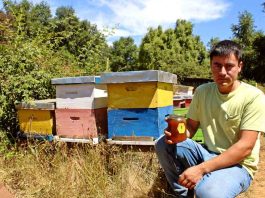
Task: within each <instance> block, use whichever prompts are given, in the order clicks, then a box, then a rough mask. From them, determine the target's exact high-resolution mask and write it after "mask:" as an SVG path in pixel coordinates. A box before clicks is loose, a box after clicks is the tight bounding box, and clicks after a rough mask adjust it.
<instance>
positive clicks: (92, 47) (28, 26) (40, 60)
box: [0, 0, 109, 134]
mask: <svg viewBox="0 0 265 198" xmlns="http://www.w3.org/2000/svg"><path fill="white" fill-rule="evenodd" d="M3 5H4V10H2V11H1V12H0V21H1V25H0V28H1V29H0V49H1V50H0V83H1V87H0V129H4V130H5V131H8V132H10V133H11V134H15V133H16V132H17V131H18V125H17V116H16V110H15V103H17V102H20V101H25V100H36V99H46V98H54V97H55V91H54V87H53V86H51V78H54V77H65V76H78V75H84V74H86V75H92V74H98V73H99V72H102V71H104V70H105V64H106V60H107V58H108V53H109V49H108V46H107V43H106V41H105V37H104V35H103V34H102V33H100V32H99V31H98V30H97V27H96V26H95V25H92V24H90V23H89V22H88V21H80V20H79V19H78V18H77V17H76V16H75V13H74V10H73V9H72V8H67V7H66V8H65V7H62V8H58V10H57V16H56V17H54V18H52V16H51V11H50V7H49V6H48V5H47V4H46V3H45V2H41V3H39V4H35V5H34V4H32V3H30V2H29V1H27V0H23V1H20V2H16V1H11V0H5V1H3ZM105 57H106V58H105Z"/></svg>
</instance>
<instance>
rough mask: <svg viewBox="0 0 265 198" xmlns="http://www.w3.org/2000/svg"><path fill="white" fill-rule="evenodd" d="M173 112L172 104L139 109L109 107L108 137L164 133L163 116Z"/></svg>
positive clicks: (165, 124) (153, 135)
mask: <svg viewBox="0 0 265 198" xmlns="http://www.w3.org/2000/svg"><path fill="white" fill-rule="evenodd" d="M172 113H173V106H167V107H159V108H139V109H109V110H108V138H111V139H120V138H121V137H139V136H140V137H142V138H146V137H152V138H154V139H156V138H158V137H159V136H161V135H163V134H164V129H165V128H166V127H167V122H166V121H165V117H166V116H168V115H169V114H172Z"/></svg>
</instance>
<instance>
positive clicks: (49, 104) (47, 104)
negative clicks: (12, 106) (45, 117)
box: [16, 99, 56, 110]
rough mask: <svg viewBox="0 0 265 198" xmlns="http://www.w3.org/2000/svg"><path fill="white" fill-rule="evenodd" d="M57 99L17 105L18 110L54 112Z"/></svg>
mask: <svg viewBox="0 0 265 198" xmlns="http://www.w3.org/2000/svg"><path fill="white" fill-rule="evenodd" d="M55 103H56V99H46V100H34V101H29V102H20V103H18V104H16V109H45V110H54V109H55Z"/></svg>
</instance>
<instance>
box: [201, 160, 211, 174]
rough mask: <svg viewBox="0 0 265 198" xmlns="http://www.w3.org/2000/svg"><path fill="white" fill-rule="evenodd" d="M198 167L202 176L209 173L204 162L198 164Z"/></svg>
mask: <svg viewBox="0 0 265 198" xmlns="http://www.w3.org/2000/svg"><path fill="white" fill-rule="evenodd" d="M199 166H200V168H201V170H202V172H203V174H204V175H205V174H207V173H209V172H211V171H210V169H209V168H208V167H207V164H206V163H205V162H203V163H201V164H199Z"/></svg>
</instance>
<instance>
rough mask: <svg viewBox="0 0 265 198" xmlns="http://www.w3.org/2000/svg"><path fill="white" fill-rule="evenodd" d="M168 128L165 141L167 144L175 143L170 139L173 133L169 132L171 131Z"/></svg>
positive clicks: (165, 132)
mask: <svg viewBox="0 0 265 198" xmlns="http://www.w3.org/2000/svg"><path fill="white" fill-rule="evenodd" d="M167 130H168V129H167V128H166V129H165V131H164V134H165V137H166V138H165V142H166V143H167V144H174V143H173V142H172V140H171V139H170V137H171V133H170V132H169V131H167Z"/></svg>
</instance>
